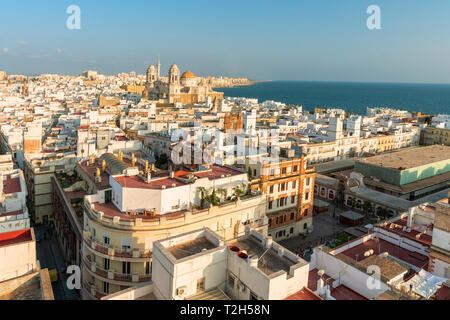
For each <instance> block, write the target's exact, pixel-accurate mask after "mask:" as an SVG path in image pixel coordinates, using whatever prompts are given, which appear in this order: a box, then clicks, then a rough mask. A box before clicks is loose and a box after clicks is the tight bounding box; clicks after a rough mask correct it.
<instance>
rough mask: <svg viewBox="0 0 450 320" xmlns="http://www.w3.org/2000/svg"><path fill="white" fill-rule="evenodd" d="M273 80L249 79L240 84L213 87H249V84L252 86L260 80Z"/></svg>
mask: <svg viewBox="0 0 450 320" xmlns="http://www.w3.org/2000/svg"><path fill="white" fill-rule="evenodd" d="M272 81H273V80H252V81H248V82H247V83H239V84H235V85H233V84H230V85H226V86H220V87H212V88H213V89H220V88H237V87H248V86H252V85H254V84H256V83H260V82H272Z"/></svg>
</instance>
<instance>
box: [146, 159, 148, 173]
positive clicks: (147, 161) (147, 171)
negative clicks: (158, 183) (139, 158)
mask: <svg viewBox="0 0 450 320" xmlns="http://www.w3.org/2000/svg"><path fill="white" fill-rule="evenodd" d="M145 173H146V174H148V160H145Z"/></svg>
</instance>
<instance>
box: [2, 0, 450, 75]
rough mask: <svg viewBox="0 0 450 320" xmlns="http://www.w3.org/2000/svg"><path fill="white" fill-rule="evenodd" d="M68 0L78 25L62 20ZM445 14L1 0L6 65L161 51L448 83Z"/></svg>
mask: <svg viewBox="0 0 450 320" xmlns="http://www.w3.org/2000/svg"><path fill="white" fill-rule="evenodd" d="M72 4H75V5H78V6H79V7H80V8H81V30H68V29H67V28H66V20H67V18H68V16H69V15H68V14H67V13H66V9H67V7H68V6H69V5H72ZM344 4H345V5H344ZM372 4H376V5H378V6H380V8H381V25H382V29H381V30H372V31H371V30H368V29H367V27H366V20H367V18H368V14H367V13H366V9H367V7H368V6H369V5H372ZM449 14H450V1H448V0H427V1H422V0H370V1H369V0H345V1H343V0H276V1H275V0H270V1H265V0H258V1H254V0H245V1H242V0H239V1H237V0H222V1H216V0H164V1H163V0H158V1H154V0H145V1H144V0H142V1H137V0H130V1H120V0H109V1H103V0H96V1H92V0H91V1H85V0H72V1H65V0H53V1H51V0H46V1H31V0H28V1H24V0H15V1H8V2H5V1H3V3H2V5H1V11H0V70H6V71H7V72H8V73H25V74H39V73H65V74H79V73H80V72H81V71H82V70H86V69H93V70H98V71H99V72H101V73H105V74H117V73H119V72H130V71H136V72H138V73H144V72H145V69H146V68H147V66H148V65H149V64H150V63H155V62H156V60H157V58H158V56H160V57H161V62H162V68H163V73H164V74H165V73H166V72H167V69H168V68H169V66H170V64H172V63H177V64H178V66H179V67H180V68H181V70H186V69H189V70H191V71H193V72H194V73H196V74H198V75H202V76H205V75H215V76H218V75H225V76H236V77H237V76H243V77H249V78H251V79H271V80H306V81H308V80H310V81H369V82H371V81H374V82H437V83H450V59H449V58H448V57H450V19H449Z"/></svg>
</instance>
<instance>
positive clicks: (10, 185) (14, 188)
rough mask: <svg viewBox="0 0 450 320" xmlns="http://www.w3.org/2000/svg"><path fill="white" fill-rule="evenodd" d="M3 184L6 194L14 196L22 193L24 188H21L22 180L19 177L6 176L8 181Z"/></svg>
mask: <svg viewBox="0 0 450 320" xmlns="http://www.w3.org/2000/svg"><path fill="white" fill-rule="evenodd" d="M3 182H4V187H3V193H4V194H12V193H17V192H21V191H22V188H21V187H20V178H19V177H15V178H11V175H10V174H8V175H6V179H5V180H3Z"/></svg>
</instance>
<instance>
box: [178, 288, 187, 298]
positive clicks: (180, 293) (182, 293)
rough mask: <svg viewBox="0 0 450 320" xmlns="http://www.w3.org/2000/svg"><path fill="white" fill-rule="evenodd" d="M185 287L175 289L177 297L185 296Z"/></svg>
mask: <svg viewBox="0 0 450 320" xmlns="http://www.w3.org/2000/svg"><path fill="white" fill-rule="evenodd" d="M186 289H187V288H186V286H184V287H180V288H178V289H177V296H184V295H185V294H186Z"/></svg>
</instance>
